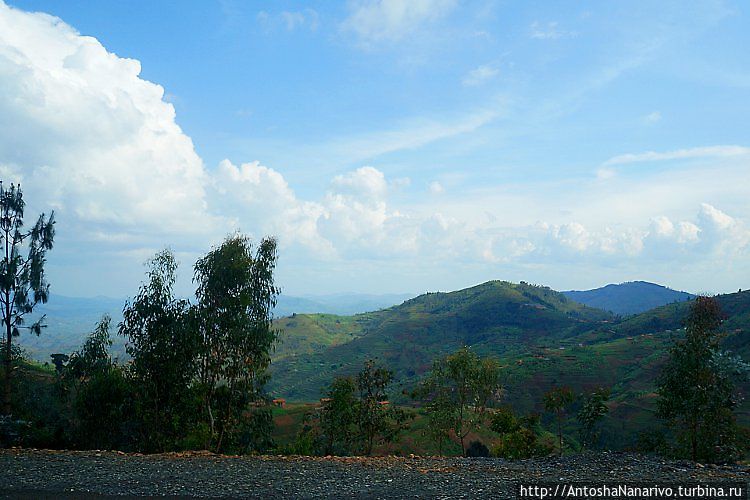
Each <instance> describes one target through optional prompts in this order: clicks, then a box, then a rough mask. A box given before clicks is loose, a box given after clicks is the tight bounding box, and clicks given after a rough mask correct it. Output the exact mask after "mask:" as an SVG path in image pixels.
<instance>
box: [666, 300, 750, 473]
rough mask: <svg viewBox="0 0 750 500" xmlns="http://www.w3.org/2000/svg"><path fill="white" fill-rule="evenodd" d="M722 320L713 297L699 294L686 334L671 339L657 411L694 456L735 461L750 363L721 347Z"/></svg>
mask: <svg viewBox="0 0 750 500" xmlns="http://www.w3.org/2000/svg"><path fill="white" fill-rule="evenodd" d="M722 318H723V313H722V311H721V307H720V305H719V302H718V301H717V300H716V299H715V298H713V297H705V296H700V297H698V298H696V299H695V301H694V302H693V303H692V304H691V306H690V310H689V312H688V315H687V318H686V322H685V336H684V338H677V339H674V340H673V344H672V346H671V347H670V349H669V358H668V359H667V361H666V363H665V364H664V367H663V368H662V372H661V374H660V376H659V379H658V391H657V392H658V394H659V399H658V400H657V408H658V415H659V416H660V417H662V418H663V419H665V420H666V421H667V422H668V423H669V424H670V425H671V426H672V427H673V428H674V429H675V431H676V434H677V437H678V438H679V440H680V441H681V442H682V444H684V445H686V447H687V450H688V453H689V456H690V458H691V459H692V460H706V461H723V460H731V459H733V458H736V456H737V455H738V454H739V448H738V439H737V423H736V416H735V414H734V409H735V408H736V407H737V405H738V404H739V403H740V401H741V399H740V395H739V393H738V391H737V384H738V383H739V382H740V381H742V380H747V377H748V373H750V366H749V365H748V364H747V363H746V362H745V361H744V360H742V359H741V358H739V357H736V356H732V355H731V354H729V353H726V352H723V351H721V349H720V343H721V339H722V336H721V335H720V334H719V332H718V329H719V327H720V325H721V321H722Z"/></svg>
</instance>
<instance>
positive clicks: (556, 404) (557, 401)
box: [544, 386, 575, 455]
mask: <svg viewBox="0 0 750 500" xmlns="http://www.w3.org/2000/svg"><path fill="white" fill-rule="evenodd" d="M574 399H575V396H574V395H573V390H572V389H571V388H570V387H565V386H563V387H553V388H552V389H550V390H549V391H547V392H546V393H544V409H545V410H547V411H550V412H553V413H554V414H555V417H556V420H557V438H558V442H559V443H560V455H562V453H563V436H562V421H563V416H564V415H565V411H566V410H567V408H568V407H569V406H570V405H571V404H572V403H573V400H574Z"/></svg>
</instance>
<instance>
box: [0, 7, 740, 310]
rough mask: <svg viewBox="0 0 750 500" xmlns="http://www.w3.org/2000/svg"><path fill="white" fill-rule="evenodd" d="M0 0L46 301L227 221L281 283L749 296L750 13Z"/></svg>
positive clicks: (185, 271) (314, 290) (7, 106)
mask: <svg viewBox="0 0 750 500" xmlns="http://www.w3.org/2000/svg"><path fill="white" fill-rule="evenodd" d="M3 1H4V0H0V130H2V133H1V134H0V178H2V179H3V180H5V181H6V182H8V181H14V182H21V183H22V186H23V189H24V196H25V199H26V201H27V217H28V218H29V219H31V218H34V217H35V216H36V215H37V214H38V213H40V212H49V211H50V210H54V211H55V216H56V219H57V224H56V228H57V236H56V240H55V248H54V249H53V250H52V251H51V252H50V253H49V255H48V263H47V270H48V277H49V281H50V283H51V284H52V293H53V294H54V293H59V294H63V295H73V296H95V295H107V296H114V297H124V296H132V295H134V294H135V293H136V291H137V288H138V286H139V284H140V283H141V282H142V280H143V278H144V272H145V268H144V262H145V261H146V260H147V259H148V258H149V256H151V255H153V254H154V253H155V252H157V251H158V250H160V249H163V248H165V247H169V248H171V249H172V250H173V251H174V252H175V253H176V255H177V258H178V260H179V261H180V265H181V267H180V271H179V282H178V291H179V293H181V294H189V293H190V291H191V290H192V289H193V284H192V283H191V276H192V265H193V263H194V262H195V260H196V259H197V258H199V257H200V256H201V255H203V254H205V253H206V252H207V251H209V250H210V249H211V248H212V247H213V246H215V245H217V244H220V242H221V241H222V239H223V238H225V237H226V236H227V235H230V234H232V233H233V232H235V231H241V232H243V233H246V234H249V235H250V236H251V237H252V238H253V239H254V240H255V241H258V240H259V239H260V238H262V237H264V236H268V235H273V236H275V237H276V238H277V239H278V242H279V262H278V267H277V270H276V277H277V284H278V285H279V286H280V287H281V288H282V291H283V293H285V294H289V295H316V294H331V293H340V292H361V293H403V292H407V293H415V294H416V293H423V292H425V291H447V290H455V289H459V288H463V287H466V286H470V285H474V284H477V283H481V282H484V281H487V280H491V279H502V280H508V281H515V282H517V281H521V280H523V281H527V282H531V283H538V284H544V285H548V286H551V287H552V288H555V289H558V290H566V289H588V288H594V287H598V286H602V285H604V284H607V283H619V282H624V281H631V280H647V281H653V282H658V283H661V284H665V285H667V286H670V287H673V288H676V289H681V290H686V291H690V292H707V293H719V292H731V291H736V290H737V289H739V288H742V289H744V288H747V287H748V286H750V202H749V201H748V200H749V198H750V196H749V195H750V127H749V126H748V116H750V51H749V50H747V47H750V4H748V3H746V2H741V1H735V2H730V1H726V2H725V1H719V0H710V1H703V0H695V1H691V2H689V3H685V2H681V1H669V0H664V1H659V2H653V1H645V2H641V1H637V0H636V1H632V2H600V1H585V0H584V1H559V2H529V1H499V0H479V1H475V2H471V1H461V0H410V1H408V2H405V1H403V2H402V1H397V0H350V1H346V2H330V1H319V2H315V1H309V2H289V1H283V0H282V1H275V2H266V1H256V2H252V1H234V0H223V1H208V0H207V1H201V2H198V1H159V2H153V1H143V0H134V1H129V2H119V1H114V0H102V1H98V2H90V1H84V0H80V1H76V0H71V1H66V2H58V1H44V0H5V3H3Z"/></svg>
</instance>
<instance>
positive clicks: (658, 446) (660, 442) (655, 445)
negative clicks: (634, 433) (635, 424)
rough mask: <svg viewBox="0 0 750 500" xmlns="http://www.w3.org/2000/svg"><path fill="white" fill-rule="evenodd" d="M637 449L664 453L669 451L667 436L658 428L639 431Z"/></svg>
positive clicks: (647, 452) (640, 451) (638, 450)
mask: <svg viewBox="0 0 750 500" xmlns="http://www.w3.org/2000/svg"><path fill="white" fill-rule="evenodd" d="M635 449H636V451H637V452H638V453H645V454H652V453H658V454H662V455H663V454H665V453H666V451H667V438H666V436H664V432H662V431H660V430H657V429H648V430H645V431H641V432H639V433H638V441H637V442H636V445H635Z"/></svg>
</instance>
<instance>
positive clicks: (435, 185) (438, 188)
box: [429, 181, 445, 194]
mask: <svg viewBox="0 0 750 500" xmlns="http://www.w3.org/2000/svg"><path fill="white" fill-rule="evenodd" d="M429 189H430V193H431V194H443V193H444V192H445V188H444V187H443V185H442V184H440V183H439V182H438V181H432V182H430V186H429Z"/></svg>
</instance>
